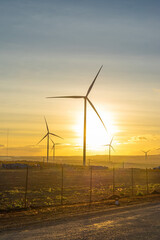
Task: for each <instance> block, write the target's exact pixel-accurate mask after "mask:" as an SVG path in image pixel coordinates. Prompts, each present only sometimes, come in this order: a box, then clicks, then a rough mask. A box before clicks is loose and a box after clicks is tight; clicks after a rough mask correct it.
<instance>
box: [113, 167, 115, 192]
mask: <svg viewBox="0 0 160 240" xmlns="http://www.w3.org/2000/svg"><path fill="white" fill-rule="evenodd" d="M114 193H115V168H114V167H113V195H114Z"/></svg>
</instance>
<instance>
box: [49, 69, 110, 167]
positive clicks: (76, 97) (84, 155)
mask: <svg viewBox="0 0 160 240" xmlns="http://www.w3.org/2000/svg"><path fill="white" fill-rule="evenodd" d="M102 67H103V66H101V67H100V69H99V71H98V73H97V75H96V76H95V78H94V80H93V82H92V83H91V85H90V87H89V89H88V91H87V94H86V95H85V96H58V97H47V98H74V99H80V98H82V99H84V130H83V166H85V165H86V117H87V102H88V103H89V104H90V105H91V107H92V108H93V110H94V111H95V112H96V114H97V115H98V117H99V119H100V121H101V122H102V124H103V126H104V128H105V129H106V126H105V125H104V123H103V121H102V119H101V117H100V115H99V114H98V112H97V110H96V108H95V107H94V105H93V103H92V102H91V101H90V100H89V98H88V95H89V93H90V91H91V89H92V87H93V85H94V83H95V81H96V79H97V77H98V75H99V73H100V71H101V69H102ZM106 130H107V129H106Z"/></svg>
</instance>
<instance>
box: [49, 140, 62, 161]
mask: <svg viewBox="0 0 160 240" xmlns="http://www.w3.org/2000/svg"><path fill="white" fill-rule="evenodd" d="M50 140H51V142H52V149H51V150H52V151H53V162H54V160H55V151H56V145H60V143H55V142H54V141H53V140H52V139H51V138H50Z"/></svg>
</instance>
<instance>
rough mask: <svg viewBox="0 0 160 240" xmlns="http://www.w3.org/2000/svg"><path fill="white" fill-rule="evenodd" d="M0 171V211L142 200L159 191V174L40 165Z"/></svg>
mask: <svg viewBox="0 0 160 240" xmlns="http://www.w3.org/2000/svg"><path fill="white" fill-rule="evenodd" d="M28 165H29V168H28V175H27V169H2V168H1V169H0V210H6V209H16V208H23V207H25V206H26V207H40V206H55V205H61V204H64V205H65V204H75V203H85V202H94V201H101V200H106V199H108V198H109V197H111V196H112V195H118V196H120V197H129V196H143V195H145V194H149V193H151V192H153V191H160V170H152V169H148V170H147V172H146V170H145V169H136V168H126V169H124V168H117V169H113V168H108V169H107V168H104V167H96V166H92V167H80V166H71V165H63V167H62V166H61V165H58V164H48V165H47V164H43V163H39V167H35V166H34V164H33V162H28Z"/></svg>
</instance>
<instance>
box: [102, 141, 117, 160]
mask: <svg viewBox="0 0 160 240" xmlns="http://www.w3.org/2000/svg"><path fill="white" fill-rule="evenodd" d="M113 138H114V137H112V139H111V141H110V143H109V144H106V145H104V146H106V147H109V148H108V149H109V154H108V156H109V162H110V161H111V148H112V149H113V151H115V150H114V148H113V146H112V142H113Z"/></svg>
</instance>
